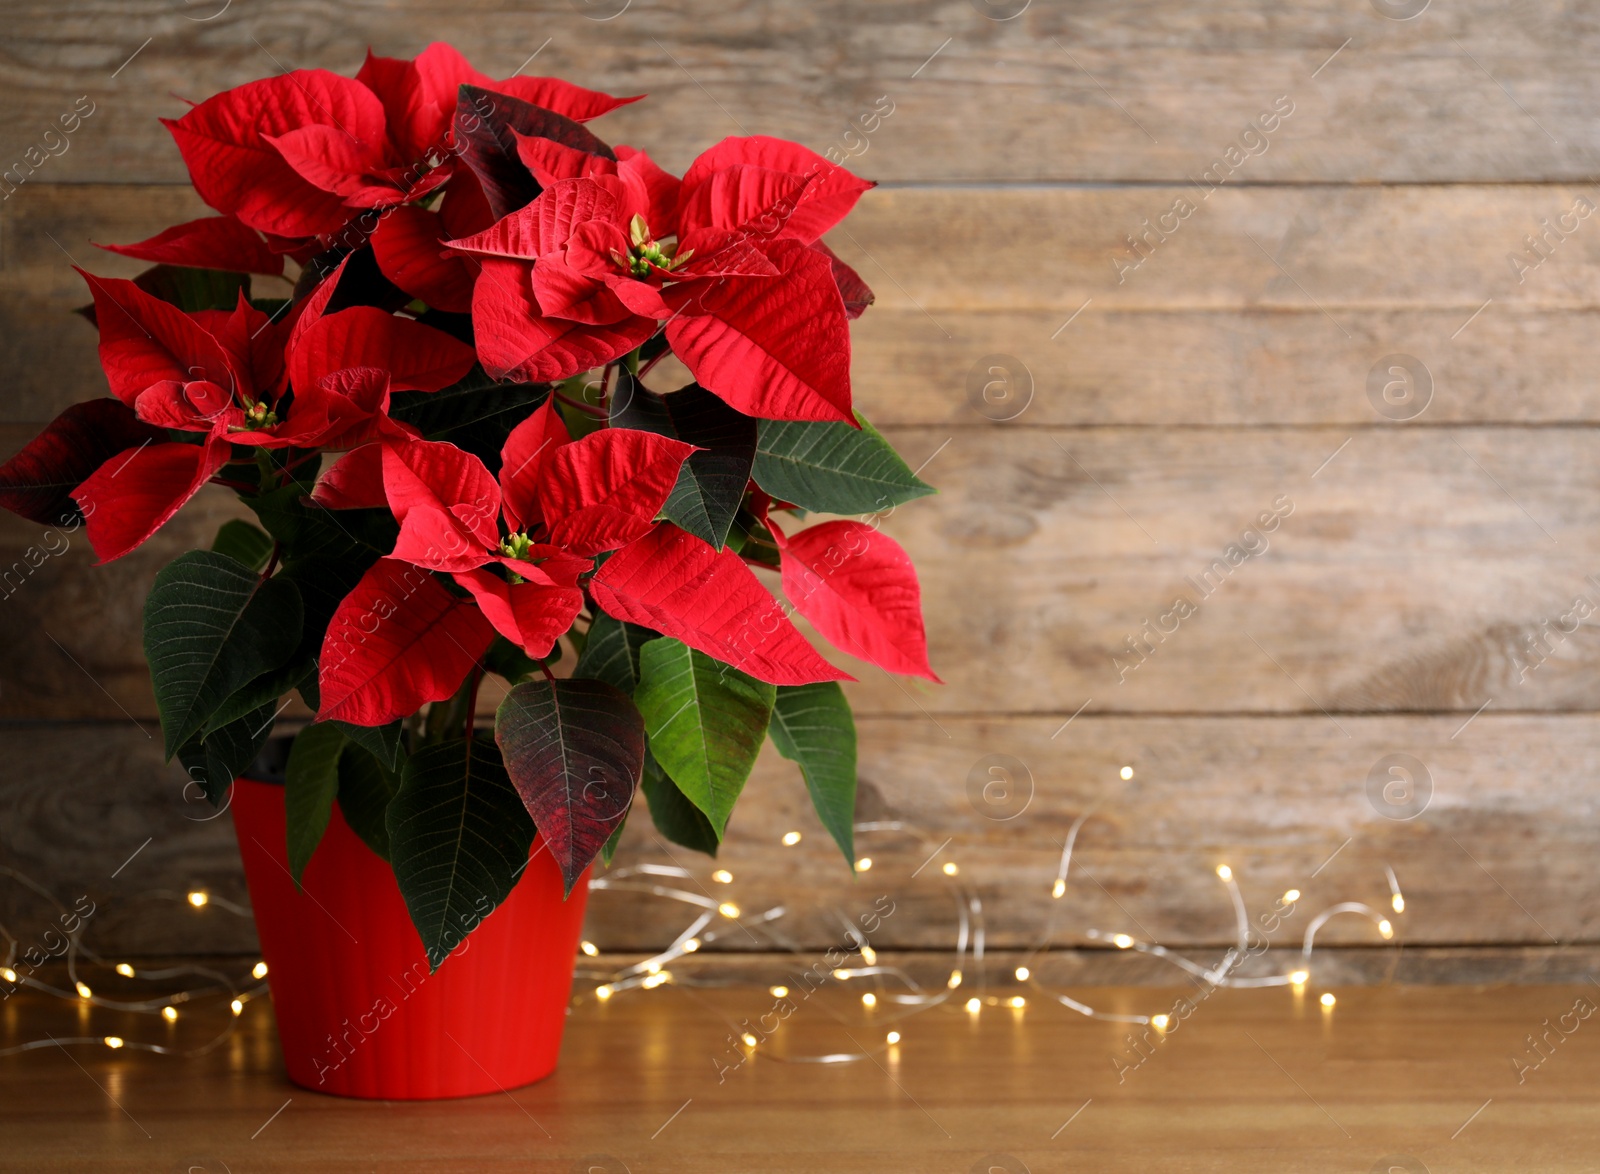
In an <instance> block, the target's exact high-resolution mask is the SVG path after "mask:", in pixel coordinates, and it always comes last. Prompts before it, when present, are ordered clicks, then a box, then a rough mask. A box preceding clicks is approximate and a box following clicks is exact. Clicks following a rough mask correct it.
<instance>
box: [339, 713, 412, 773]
mask: <svg viewBox="0 0 1600 1174" xmlns="http://www.w3.org/2000/svg"><path fill="white" fill-rule="evenodd" d="M328 724H329V725H334V726H338V727H339V728H340V729H341V730H343V731H344V736H345V737H346V738H349V739H350V741H352V742H354V743H355V744H356V745H357V746H360V747H362V748H363V749H364V750H366V751H367V753H369V754H371V755H372V757H374V758H376V759H377V760H378V762H379V763H380V764H382V766H383V768H384V769H385V770H393V771H398V770H399V769H400V758H401V748H400V737H401V734H402V733H403V732H404V730H403V729H402V726H401V723H400V721H398V720H396V721H392V722H390V723H389V724H388V725H386V726H357V725H352V724H351V723H349V722H329V723H328Z"/></svg>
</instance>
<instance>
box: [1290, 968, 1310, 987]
mask: <svg viewBox="0 0 1600 1174" xmlns="http://www.w3.org/2000/svg"><path fill="white" fill-rule="evenodd" d="M1310 977H1311V972H1310V971H1307V970H1296V971H1293V972H1292V973H1291V974H1290V975H1289V981H1290V982H1292V983H1294V985H1295V986H1305V985H1306V979H1308V978H1310Z"/></svg>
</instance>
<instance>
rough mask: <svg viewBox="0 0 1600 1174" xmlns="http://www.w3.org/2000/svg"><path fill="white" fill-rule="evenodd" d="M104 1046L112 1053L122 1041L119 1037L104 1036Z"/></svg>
mask: <svg viewBox="0 0 1600 1174" xmlns="http://www.w3.org/2000/svg"><path fill="white" fill-rule="evenodd" d="M105 1044H106V1047H108V1048H110V1049H111V1050H112V1051H113V1052H114V1051H116V1050H117V1049H118V1048H120V1047H121V1046H122V1045H123V1039H122V1037H121V1036H120V1035H108V1036H106V1039H105Z"/></svg>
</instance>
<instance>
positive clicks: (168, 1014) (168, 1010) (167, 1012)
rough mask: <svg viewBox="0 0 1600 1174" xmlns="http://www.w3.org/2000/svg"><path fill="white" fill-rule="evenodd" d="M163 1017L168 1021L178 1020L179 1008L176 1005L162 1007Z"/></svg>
mask: <svg viewBox="0 0 1600 1174" xmlns="http://www.w3.org/2000/svg"><path fill="white" fill-rule="evenodd" d="M161 1018H163V1019H165V1020H166V1021H167V1022H168V1023H176V1022H178V1009H177V1008H176V1007H163V1008H161Z"/></svg>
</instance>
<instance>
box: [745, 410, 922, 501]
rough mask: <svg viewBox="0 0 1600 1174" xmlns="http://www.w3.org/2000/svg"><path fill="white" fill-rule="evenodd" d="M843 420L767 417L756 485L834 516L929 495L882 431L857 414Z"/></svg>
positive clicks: (758, 449)
mask: <svg viewBox="0 0 1600 1174" xmlns="http://www.w3.org/2000/svg"><path fill="white" fill-rule="evenodd" d="M856 420H857V421H858V422H859V423H860V424H861V427H860V428H859V429H857V428H852V427H850V425H848V424H846V423H844V422H843V421H839V420H836V421H820V422H819V421H803V420H763V421H761V436H760V439H759V440H758V441H757V442H756V462H755V470H754V477H755V482H756V484H757V485H759V486H761V488H763V489H765V490H766V491H767V492H768V493H770V494H772V496H773V497H775V498H777V499H778V500H780V501H789V502H793V503H794V504H795V505H798V506H804V507H805V508H806V509H808V510H817V511H820V512H823V513H830V514H870V513H875V512H876V511H878V510H884V509H888V508H889V507H890V506H896V505H900V504H902V503H903V502H908V501H911V500H913V499H915V498H918V497H923V496H925V495H926V494H929V493H933V492H934V489H933V486H931V485H928V484H926V483H924V482H922V481H920V480H918V479H917V476H916V474H915V473H913V472H912V471H911V470H910V468H909V467H907V465H906V463H905V462H904V461H902V460H901V459H900V456H899V454H898V453H896V452H895V451H894V449H893V447H891V446H890V444H889V442H888V441H887V440H885V439H884V438H883V437H882V436H880V435H879V434H878V430H877V429H876V428H874V427H873V426H872V425H871V424H869V423H867V419H866V417H865V416H863V415H861V413H859V412H857V413H856Z"/></svg>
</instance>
